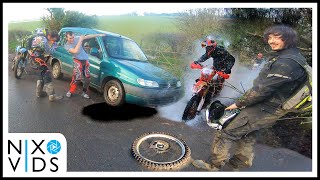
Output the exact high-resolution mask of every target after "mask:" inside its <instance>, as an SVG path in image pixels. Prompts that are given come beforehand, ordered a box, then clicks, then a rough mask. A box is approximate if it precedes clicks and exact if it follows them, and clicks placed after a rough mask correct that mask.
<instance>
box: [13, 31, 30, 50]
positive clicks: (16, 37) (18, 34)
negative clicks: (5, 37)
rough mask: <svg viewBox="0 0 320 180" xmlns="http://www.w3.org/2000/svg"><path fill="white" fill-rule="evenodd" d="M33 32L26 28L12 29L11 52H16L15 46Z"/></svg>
mask: <svg viewBox="0 0 320 180" xmlns="http://www.w3.org/2000/svg"><path fill="white" fill-rule="evenodd" d="M29 34H31V32H30V31H25V30H12V31H9V53H14V52H15V48H16V47H17V46H18V45H19V43H20V41H19V40H21V39H22V38H24V37H25V36H27V35H29Z"/></svg>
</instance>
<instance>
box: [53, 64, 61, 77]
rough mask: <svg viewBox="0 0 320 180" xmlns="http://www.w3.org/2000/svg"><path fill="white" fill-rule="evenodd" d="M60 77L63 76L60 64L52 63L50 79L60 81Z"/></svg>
mask: <svg viewBox="0 0 320 180" xmlns="http://www.w3.org/2000/svg"><path fill="white" fill-rule="evenodd" d="M62 76H63V74H62V73H61V66H60V63H59V62H58V61H57V62H54V63H53V65H52V77H53V78H54V79H61V78H62Z"/></svg>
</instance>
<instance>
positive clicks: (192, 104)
mask: <svg viewBox="0 0 320 180" xmlns="http://www.w3.org/2000/svg"><path fill="white" fill-rule="evenodd" d="M200 100H201V97H200V96H199V95H194V96H193V97H192V98H191V99H190V100H189V102H188V103H187V105H186V108H185V109H184V112H183V115H182V120H184V121H187V120H190V119H193V118H195V117H196V115H197V108H198V105H199V103H200Z"/></svg>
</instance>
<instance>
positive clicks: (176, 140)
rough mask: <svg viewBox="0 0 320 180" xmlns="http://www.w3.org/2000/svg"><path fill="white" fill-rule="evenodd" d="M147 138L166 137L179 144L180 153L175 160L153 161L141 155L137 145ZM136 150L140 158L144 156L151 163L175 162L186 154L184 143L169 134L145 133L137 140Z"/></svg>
mask: <svg viewBox="0 0 320 180" xmlns="http://www.w3.org/2000/svg"><path fill="white" fill-rule="evenodd" d="M149 138H166V139H169V140H172V141H174V142H175V143H177V144H178V145H179V147H180V149H181V155H180V156H179V157H178V158H177V159H176V160H173V161H167V162H158V161H153V160H150V159H148V158H146V157H145V156H143V155H142V154H141V152H140V149H139V147H140V145H141V144H142V143H143V142H144V141H145V140H147V139H149ZM136 151H137V153H138V155H139V156H141V157H142V158H144V159H145V160H147V161H149V162H152V163H158V164H168V163H174V162H177V161H179V160H180V159H182V158H183V157H184V156H185V154H186V148H185V146H184V143H183V142H181V141H180V140H179V139H177V138H175V137H173V136H170V135H166V134H150V135H147V136H145V137H143V138H141V139H139V141H138V142H137V146H136Z"/></svg>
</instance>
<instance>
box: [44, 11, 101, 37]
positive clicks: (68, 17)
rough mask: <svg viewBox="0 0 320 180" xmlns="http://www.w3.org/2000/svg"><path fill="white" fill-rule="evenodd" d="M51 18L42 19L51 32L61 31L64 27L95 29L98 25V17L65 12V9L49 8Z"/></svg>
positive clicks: (76, 12)
mask: <svg viewBox="0 0 320 180" xmlns="http://www.w3.org/2000/svg"><path fill="white" fill-rule="evenodd" d="M47 10H48V11H49V13H50V16H46V17H42V21H43V23H44V24H45V25H46V27H47V28H48V29H49V30H55V31H59V30H60V29H61V28H63V27H88V28H93V27H96V26H97V24H98V18H97V16H95V15H94V16H88V15H85V14H83V13H80V12H78V11H64V9H63V8H48V9H47Z"/></svg>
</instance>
